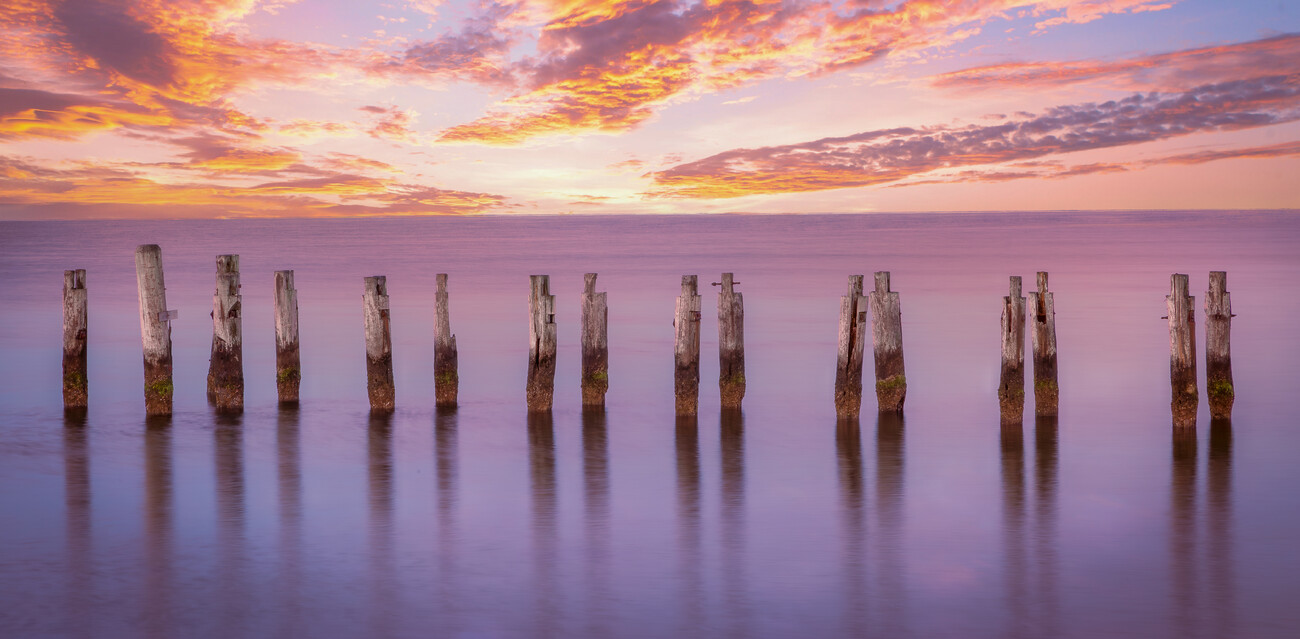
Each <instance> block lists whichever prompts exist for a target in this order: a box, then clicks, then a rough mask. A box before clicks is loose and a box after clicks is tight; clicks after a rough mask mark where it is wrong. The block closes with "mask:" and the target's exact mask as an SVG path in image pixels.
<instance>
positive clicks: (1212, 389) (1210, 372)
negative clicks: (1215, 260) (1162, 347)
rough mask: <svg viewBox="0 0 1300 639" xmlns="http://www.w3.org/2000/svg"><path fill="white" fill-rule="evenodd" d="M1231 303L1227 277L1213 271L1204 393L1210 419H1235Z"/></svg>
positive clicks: (1207, 308)
mask: <svg viewBox="0 0 1300 639" xmlns="http://www.w3.org/2000/svg"><path fill="white" fill-rule="evenodd" d="M1231 332H1232V300H1231V299H1230V298H1229V297H1228V274H1227V273H1226V272H1224V271H1210V290H1208V291H1206V292H1205V390H1206V392H1207V393H1208V394H1209V396H1210V417H1211V418H1212V419H1232V402H1233V400H1234V399H1235V398H1236V395H1235V393H1234V391H1233V387H1232V351H1231V349H1230V348H1229V343H1228V338H1229V337H1230V333H1231Z"/></svg>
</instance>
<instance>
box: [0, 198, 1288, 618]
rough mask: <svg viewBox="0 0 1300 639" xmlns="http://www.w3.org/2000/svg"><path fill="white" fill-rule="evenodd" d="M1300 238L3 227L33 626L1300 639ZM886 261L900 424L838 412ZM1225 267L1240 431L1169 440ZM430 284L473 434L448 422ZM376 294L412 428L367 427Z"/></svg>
mask: <svg viewBox="0 0 1300 639" xmlns="http://www.w3.org/2000/svg"><path fill="white" fill-rule="evenodd" d="M141 243H157V244H160V245H161V246H162V250H163V261H164V265H165V268H166V282H167V296H168V305H169V308H175V309H178V310H179V311H180V318H179V319H178V320H176V321H174V322H173V341H174V344H175V351H174V352H175V362H176V375H175V381H176V399H175V408H176V414H175V416H174V417H173V418H172V419H170V420H161V421H150V420H146V419H145V417H144V407H143V398H142V391H141V386H142V366H141V356H140V341H139V340H140V337H139V323H138V315H137V313H138V311H137V300H136V290H135V275H134V261H133V257H132V255H133V250H134V247H135V245H137V244H141ZM1298 249H1300V215H1297V214H1296V213H1240V214H1224V213H1219V214H1194V213H1115V214H978V215H977V214H962V215H872V216H860V217H852V216H767V217H739V216H725V217H705V218H695V217H688V218H661V217H628V218H608V217H561V218H542V219H536V218H533V219H507V218H473V219H419V220H366V221H308V222H289V221H209V222H150V223H146V222H99V223H0V636H5V637H46V636H49V637H92V636H94V637H100V636H132V637H134V636H144V637H182V636H183V637H240V636H250V637H295V636H304V637H305V636H310V637H428V636H438V637H533V636H537V637H548V636H553V637H667V636H681V637H858V636H880V637H921V638H930V637H962V638H966V637H1026V638H1038V637H1143V638H1160V637H1177V638H1179V639H1184V638H1187V637H1206V638H1210V637H1295V636H1300V606H1297V604H1296V602H1297V601H1300V545H1298V540H1300V508H1298V506H1300V497H1298V495H1300V464H1297V463H1296V459H1297V457H1298V456H1300V404H1298V403H1297V402H1298V401H1300V400H1298V398H1297V389H1300V365H1298V364H1297V363H1298V362H1300V338H1298V337H1297V334H1296V327H1297V326H1298V325H1300V324H1297V320H1296V318H1297V317H1300V295H1297V294H1296V282H1297V281H1300V250H1298ZM219 253H238V254H240V256H241V267H242V273H243V295H244V297H243V306H244V331H245V344H244V363H245V377H246V383H247V393H246V405H247V410H246V412H245V413H244V414H243V415H242V416H240V417H234V418H222V417H216V416H214V415H213V414H212V412H211V411H210V409H209V407H208V405H207V401H206V398H205V395H204V389H205V379H206V373H207V359H208V349H209V346H210V343H211V326H212V325H211V320H210V319H209V316H208V313H209V311H210V310H211V307H212V306H211V304H212V290H213V286H214V279H213V278H214V261H213V258H214V256H215V255H217V254H219ZM67 268H86V269H88V270H89V275H88V282H89V295H90V322H91V327H90V354H89V355H90V398H91V408H90V411H89V413H88V414H87V415H86V416H85V417H83V418H65V416H64V414H63V411H62V407H61V403H60V402H61V398H60V379H61V376H60V370H59V366H60V335H61V328H60V321H61V310H60V303H61V287H62V271H63V269H67ZM276 269H295V270H296V272H297V277H296V279H297V287H298V290H299V300H300V302H299V303H300V309H301V317H302V319H301V324H302V328H301V332H302V344H303V346H302V360H303V369H304V372H303V387H302V392H303V402H302V404H301V407H300V408H297V409H281V408H279V407H278V406H277V405H276V400H275V379H274V375H275V373H274V345H273V339H274V338H273V335H274V329H273V323H272V311H271V298H272V281H273V280H272V271H274V270H276ZM724 270H725V271H734V272H735V273H736V279H737V280H739V281H740V282H741V284H740V286H739V287H738V290H740V291H742V292H743V293H744V296H745V304H746V313H745V315H746V317H745V321H746V326H745V335H746V345H747V353H746V356H747V370H746V377H747V381H748V394H747V396H746V398H745V408H744V412H743V414H741V415H722V414H720V412H719V409H718V398H717V391H716V386H715V385H714V384H713V381H712V380H714V379H716V376H717V360H716V356H715V355H714V353H716V352H717V350H716V349H717V340H716V316H715V315H714V314H713V313H712V310H711V309H712V308H713V306H714V304H715V303H716V293H715V292H714V291H715V290H716V289H712V288H710V287H708V286H707V285H706V286H705V287H704V289H705V290H703V291H702V294H703V295H704V297H705V299H704V307H705V309H706V312H705V313H704V321H703V329H702V336H703V342H704V343H703V351H702V352H703V353H704V357H703V358H702V359H703V364H702V371H701V378H702V380H703V382H702V385H701V391H702V392H701V401H700V409H701V415H700V417H699V419H698V420H697V421H679V420H677V419H675V417H674V415H673V382H672V370H673V364H672V340H673V328H672V312H673V301H674V298H675V297H676V295H677V293H678V289H679V281H680V276H681V275H682V274H684V273H698V274H699V275H700V276H701V281H702V282H709V281H716V280H717V278H718V274H719V273H721V272H722V271H724ZM875 270H889V271H891V272H892V274H893V277H892V280H893V288H894V289H895V290H897V291H900V292H901V296H902V306H903V324H904V328H903V330H904V343H905V349H906V361H907V378H908V397H907V409H906V412H905V414H904V415H903V416H902V417H901V418H899V417H893V416H881V417H879V418H877V416H876V415H875V413H874V410H873V407H874V398H872V397H870V394H868V397H867V399H866V405H865V406H864V408H865V409H866V410H865V411H864V414H865V416H864V418H863V419H862V420H861V422H860V423H851V424H837V423H836V420H835V414H834V406H833V403H832V385H833V380H834V362H835V336H836V323H837V321H838V309H839V296H840V295H841V294H842V293H843V289H844V286H845V276H846V275H849V274H856V273H866V274H869V273H871V272H872V271H875ZM1036 270H1048V271H1050V272H1051V284H1052V289H1053V290H1054V291H1055V294H1056V307H1057V317H1056V323H1057V332H1058V339H1059V342H1060V346H1059V350H1060V386H1061V416H1060V418H1059V421H1038V422H1035V420H1034V418H1033V411H1032V397H1031V398H1030V400H1029V401H1028V402H1027V405H1028V406H1027V407H1028V409H1029V410H1028V416H1027V419H1026V422H1025V425H1024V427H1023V428H1021V429H1010V430H1003V429H1001V428H1000V427H999V420H998V404H997V398H996V389H997V384H998V379H997V375H998V364H999V362H998V353H999V314H1000V311H1001V305H1002V296H1003V295H1005V294H1006V288H1007V276H1008V275H1022V276H1025V280H1026V282H1032V280H1033V274H1034V271H1036ZM1210 270H1227V271H1228V286H1229V290H1230V291H1231V293H1232V301H1233V310H1234V311H1235V312H1236V313H1237V315H1238V316H1237V317H1236V319H1234V320H1233V341H1232V347H1233V356H1234V362H1233V363H1234V375H1235V381H1236V387H1237V403H1236V409H1235V412H1234V419H1233V421H1232V422H1231V423H1230V424H1229V423H1217V422H1216V423H1213V424H1211V423H1210V421H1209V419H1208V409H1207V408H1206V407H1205V406H1204V405H1202V408H1201V415H1202V420H1201V422H1200V424H1199V426H1198V428H1197V429H1196V431H1195V432H1194V433H1190V434H1183V435H1178V436H1175V434H1174V432H1173V430H1172V428H1171V420H1170V415H1169V381H1168V380H1169V369H1168V361H1169V360H1168V357H1169V347H1168V331H1167V323H1166V321H1165V320H1164V319H1162V316H1163V315H1164V314H1165V305H1164V296H1165V294H1166V293H1167V290H1168V286H1169V274H1170V273H1174V272H1180V273H1189V274H1191V282H1192V292H1193V295H1195V296H1196V297H1197V302H1196V304H1197V314H1198V316H1199V315H1201V314H1202V312H1203V311H1202V310H1201V308H1202V307H1201V304H1202V303H1203V302H1202V300H1201V298H1202V297H1203V296H1204V291H1205V288H1206V285H1207V279H1208V278H1207V273H1208V271H1210ZM587 271H596V272H599V273H600V279H599V283H598V286H597V288H598V290H607V291H608V292H609V307H610V311H609V321H610V328H609V333H610V371H609V375H610V391H609V395H608V409H607V410H606V411H605V412H602V413H584V412H582V410H581V408H580V393H579V389H578V376H579V351H578V348H577V345H578V319H579V314H580V310H579V305H578V296H579V293H580V292H581V290H582V274H583V273H584V272H587ZM438 272H447V273H449V274H450V291H451V312H452V327H453V330H454V332H455V333H456V336H457V342H458V345H459V348H460V366H461V370H460V376H461V383H460V391H461V407H460V409H459V410H457V411H454V412H440V411H435V410H434V408H433V363H432V362H433V357H432V353H433V335H432V333H433V317H434V316H433V298H434V274H435V273H438ZM531 273H549V274H551V276H552V284H551V286H552V292H554V293H555V295H556V298H557V313H556V321H557V322H558V324H559V339H560V353H559V364H558V372H557V378H556V401H555V410H554V412H553V414H552V415H550V416H546V417H531V418H530V417H528V416H527V415H526V414H525V410H524V378H525V374H526V370H525V367H526V359H527V302H526V299H527V291H528V280H527V276H528V275H529V274H531ZM375 274H384V275H387V276H388V282H389V289H390V293H391V300H392V318H393V339H394V342H395V346H394V350H395V354H394V363H395V367H396V379H397V401H398V411H397V413H396V415H394V416H393V417H392V418H391V419H373V418H371V417H370V415H369V414H368V410H367V404H366V393H365V360H364V344H363V340H362V328H361V326H362V324H361V323H362V318H361V304H360V302H361V299H360V298H361V292H362V282H361V278H362V277H363V276H366V275H375ZM1203 330H1204V329H1203V328H1202V329H1201V333H1200V335H1198V338H1197V339H1198V342H1199V343H1200V344H1201V345H1202V348H1203V340H1204V332H1203ZM869 371H870V365H868V375H870V372H869ZM1201 374H1202V377H1203V375H1204V363H1203V361H1202V363H1201ZM1031 379H1032V378H1031ZM1203 384H1204V381H1203V378H1202V385H1203ZM868 387H869V384H868ZM1202 387H1203V386H1202ZM1031 395H1032V391H1031Z"/></svg>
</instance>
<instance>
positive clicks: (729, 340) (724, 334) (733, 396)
mask: <svg viewBox="0 0 1300 639" xmlns="http://www.w3.org/2000/svg"><path fill="white" fill-rule="evenodd" d="M739 283H740V282H736V281H733V276H732V274H731V273H723V274H722V281H721V282H714V283H713V285H714V286H721V287H722V289H721V290H720V291H718V393H719V395H720V396H721V398H722V408H724V409H729V408H740V402H741V400H743V399H744V398H745V300H744V299H743V298H742V297H741V295H740V293H737V292H736V291H735V290H734V288H733V287H734V285H735V284H739Z"/></svg>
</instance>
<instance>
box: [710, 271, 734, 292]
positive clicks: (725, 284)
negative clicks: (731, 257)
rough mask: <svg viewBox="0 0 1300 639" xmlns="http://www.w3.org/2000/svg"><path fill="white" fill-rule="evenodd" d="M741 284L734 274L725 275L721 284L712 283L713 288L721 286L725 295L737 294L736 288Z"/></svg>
mask: <svg viewBox="0 0 1300 639" xmlns="http://www.w3.org/2000/svg"><path fill="white" fill-rule="evenodd" d="M739 283H740V282H737V281H735V275H734V274H732V273H723V274H722V281H721V282H712V284H713V286H721V287H722V292H723V293H735V292H736V291H735V289H734V286H735V285H736V284H739Z"/></svg>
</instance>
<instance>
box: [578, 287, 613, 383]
mask: <svg viewBox="0 0 1300 639" xmlns="http://www.w3.org/2000/svg"><path fill="white" fill-rule="evenodd" d="M584 278H585V283H584V285H583V289H582V405H583V406H591V407H600V408H604V407H605V391H607V390H609V330H608V324H609V307H608V306H607V305H606V301H605V297H606V296H605V293H603V292H602V293H597V292H596V274H595V273H587V274H586V275H585V276H584Z"/></svg>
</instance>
